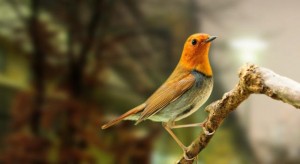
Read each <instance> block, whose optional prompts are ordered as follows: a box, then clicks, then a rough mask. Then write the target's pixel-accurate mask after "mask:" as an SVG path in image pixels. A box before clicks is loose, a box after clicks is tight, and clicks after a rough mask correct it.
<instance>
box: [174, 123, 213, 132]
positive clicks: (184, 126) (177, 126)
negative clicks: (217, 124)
mask: <svg viewBox="0 0 300 164" xmlns="http://www.w3.org/2000/svg"><path fill="white" fill-rule="evenodd" d="M206 121H207V120H205V121H203V122H200V123H194V124H185V125H175V124H173V125H172V126H171V127H170V128H171V129H178V128H190V127H199V126H200V127H202V129H203V131H204V133H205V134H206V135H212V134H214V131H213V132H209V131H208V130H206V128H205V123H206Z"/></svg>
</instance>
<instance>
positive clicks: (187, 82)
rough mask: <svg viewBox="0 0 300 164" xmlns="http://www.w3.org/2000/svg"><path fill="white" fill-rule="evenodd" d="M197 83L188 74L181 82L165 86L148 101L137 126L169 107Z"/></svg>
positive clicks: (192, 76)
mask: <svg viewBox="0 0 300 164" xmlns="http://www.w3.org/2000/svg"><path fill="white" fill-rule="evenodd" d="M194 83H195V77H194V75H192V74H188V75H187V76H186V77H184V78H182V79H181V80H177V82H176V81H175V82H174V81H170V82H166V83H165V84H163V85H162V86H161V87H160V88H159V89H158V90H157V91H156V92H154V94H153V95H152V96H151V97H150V98H149V99H148V100H147V101H146V107H145V109H144V110H143V112H142V113H141V115H140V117H139V119H138V120H137V122H136V124H138V123H140V122H141V121H143V120H145V119H147V118H149V117H151V116H152V115H154V114H156V113H157V112H159V111H160V110H161V109H162V108H164V107H165V106H167V105H168V104H169V103H171V102H172V101H174V100H176V99H177V98H179V97H180V96H181V95H182V94H183V93H184V92H186V91H187V90H188V89H190V88H191V87H192V86H193V85H194Z"/></svg>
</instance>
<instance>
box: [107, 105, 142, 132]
mask: <svg viewBox="0 0 300 164" xmlns="http://www.w3.org/2000/svg"><path fill="white" fill-rule="evenodd" d="M145 106H146V104H145V103H143V104H141V105H139V106H137V107H135V108H133V109H131V110H129V111H128V112H126V113H124V114H123V115H121V116H120V117H118V118H116V119H114V120H112V121H110V122H108V123H106V124H104V125H103V126H102V127H101V128H102V129H107V128H109V127H111V126H113V125H115V124H117V123H119V122H120V121H122V120H123V119H125V118H126V117H128V116H130V115H133V114H136V113H138V112H140V111H142V110H143V109H144V108H145Z"/></svg>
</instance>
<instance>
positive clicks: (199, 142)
mask: <svg viewBox="0 0 300 164" xmlns="http://www.w3.org/2000/svg"><path fill="white" fill-rule="evenodd" d="M239 78H240V80H239V83H238V84H237V85H236V86H235V87H234V88H233V89H232V90H231V91H229V92H227V93H225V94H224V95H223V98H222V99H221V100H218V101H215V102H213V103H211V104H210V105H208V106H207V107H206V108H205V110H206V111H208V112H209V115H208V119H207V122H206V124H205V128H206V129H207V130H209V131H210V132H213V131H216V130H217V129H218V127H219V126H220V125H221V123H222V122H223V120H224V119H225V118H226V117H227V116H228V115H229V113H230V112H232V111H234V110H235V109H236V107H238V106H239V105H240V104H241V103H242V102H243V101H244V100H246V99H247V98H248V97H249V96H250V95H251V94H253V93H258V94H265V95H267V96H269V97H271V98H273V99H276V100H281V101H283V102H285V103H288V104H290V105H292V106H294V107H295V108H300V84H299V83H297V82H295V81H293V80H291V79H288V78H286V77H283V76H280V75H278V74H276V73H274V72H273V71H271V70H269V69H266V68H261V67H258V66H256V65H245V66H243V67H242V68H241V69H240V72H239ZM212 137H213V135H205V134H204V133H201V134H200V136H199V137H198V138H196V139H195V140H194V141H193V143H192V144H191V145H190V146H189V147H188V151H187V154H186V155H187V156H188V157H189V158H190V159H193V158H194V157H196V156H197V155H198V154H199V153H200V152H201V151H202V150H203V149H204V148H205V147H206V146H207V144H208V142H209V141H210V139H211V138H212ZM177 163H178V164H191V163H193V160H186V159H185V158H184V157H181V159H180V160H179V161H178V162H177Z"/></svg>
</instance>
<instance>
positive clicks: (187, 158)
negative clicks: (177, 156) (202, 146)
mask: <svg viewBox="0 0 300 164" xmlns="http://www.w3.org/2000/svg"><path fill="white" fill-rule="evenodd" d="M183 157H184V159H185V160H187V161H192V160H194V159H195V158H196V157H193V158H190V157H188V156H187V155H186V151H184V152H183Z"/></svg>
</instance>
